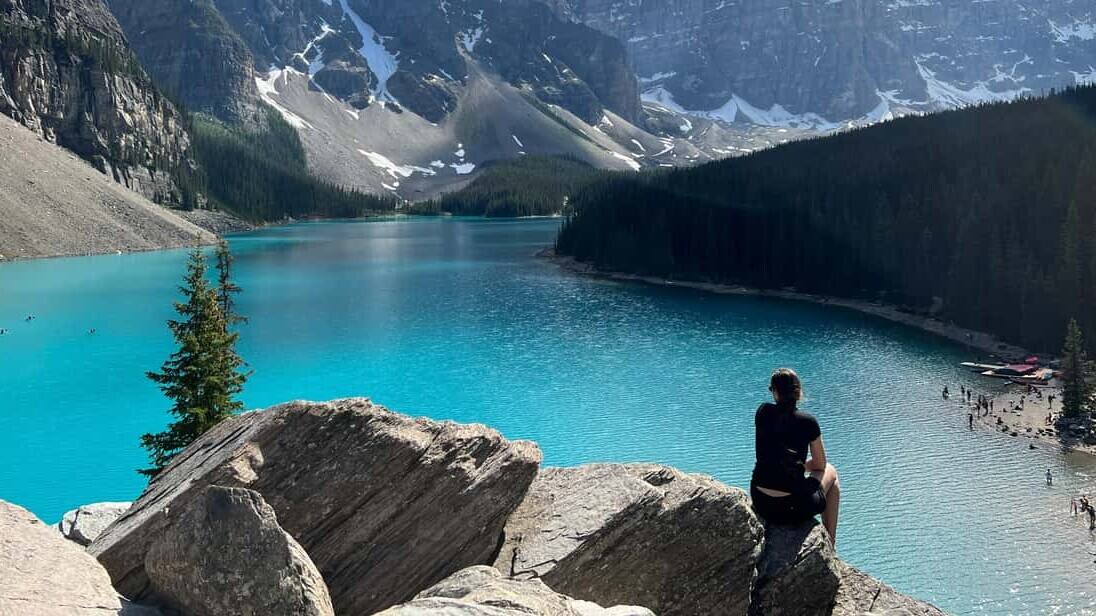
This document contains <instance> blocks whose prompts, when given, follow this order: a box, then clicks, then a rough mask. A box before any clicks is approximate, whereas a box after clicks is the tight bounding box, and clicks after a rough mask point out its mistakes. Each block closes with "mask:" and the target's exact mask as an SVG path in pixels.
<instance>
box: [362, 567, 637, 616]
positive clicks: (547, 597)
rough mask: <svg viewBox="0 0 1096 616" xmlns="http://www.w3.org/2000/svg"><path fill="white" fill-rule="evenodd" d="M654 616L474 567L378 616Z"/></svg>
mask: <svg viewBox="0 0 1096 616" xmlns="http://www.w3.org/2000/svg"><path fill="white" fill-rule="evenodd" d="M443 615H444V616H654V614H652V613H651V611H650V610H648V609H646V608H643V607H635V606H616V607H612V608H603V607H601V606H599V605H597V604H596V603H591V602H589V601H577V600H575V599H572V598H570V597H565V596H563V595H561V594H559V593H557V592H554V591H553V590H552V589H551V588H548V587H547V586H546V585H545V584H544V583H543V582H541V581H540V580H515V579H509V578H506V577H505V576H503V575H502V573H500V572H499V570H498V569H495V568H494V567H470V568H468V569H465V570H463V571H458V572H457V573H455V574H453V575H451V576H450V577H448V578H446V579H445V580H443V581H442V582H440V583H438V584H437V585H435V586H433V587H431V588H428V589H426V590H424V591H423V592H421V593H419V595H418V596H417V597H415V600H414V601H411V602H409V603H405V604H403V605H400V606H397V607H393V608H390V609H388V610H385V611H384V612H381V613H380V614H378V615H377V616H443Z"/></svg>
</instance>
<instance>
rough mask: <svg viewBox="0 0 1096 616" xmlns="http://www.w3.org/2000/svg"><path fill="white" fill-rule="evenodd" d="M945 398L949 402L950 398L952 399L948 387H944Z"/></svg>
mask: <svg viewBox="0 0 1096 616" xmlns="http://www.w3.org/2000/svg"><path fill="white" fill-rule="evenodd" d="M943 396H944V399H945V400H947V399H948V398H950V397H951V392H949V391H948V386H947V385H944V393H943Z"/></svg>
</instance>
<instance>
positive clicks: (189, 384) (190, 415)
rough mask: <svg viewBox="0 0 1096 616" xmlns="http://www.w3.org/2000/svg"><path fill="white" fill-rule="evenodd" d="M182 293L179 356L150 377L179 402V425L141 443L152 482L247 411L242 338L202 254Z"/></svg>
mask: <svg viewBox="0 0 1096 616" xmlns="http://www.w3.org/2000/svg"><path fill="white" fill-rule="evenodd" d="M180 291H181V292H182V293H183V297H184V300H185V301H182V302H176V303H175V310H176V312H178V313H179V316H180V319H179V320H171V321H168V327H169V328H170V329H171V333H172V335H173V336H174V337H175V342H176V343H177V344H178V350H176V351H175V352H174V353H172V355H171V356H170V357H168V359H167V360H166V361H165V362H164V364H163V366H161V368H160V372H149V373H148V378H150V379H152V380H153V381H155V382H156V383H157V384H158V385H159V386H160V389H161V391H163V392H164V394H165V395H166V396H167V397H168V398H169V399H171V400H172V401H173V402H174V405H173V406H172V408H171V414H172V415H174V416H175V417H176V421H174V422H172V423H171V424H170V425H169V426H168V428H167V430H165V431H164V432H159V433H157V434H145V435H144V436H142V437H141V446H142V447H144V448H145V449H147V450H148V453H149V459H150V462H151V465H152V466H151V468H148V469H144V470H141V471H139V472H140V473H141V474H143V475H146V476H148V477H155V476H156V475H157V474H159V473H160V471H162V470H163V469H164V467H166V466H167V465H168V464H169V463H170V462H171V460H172V458H174V457H175V455H176V454H178V453H179V452H180V451H182V450H183V449H185V448H186V447H187V446H188V445H190V444H191V443H193V442H194V441H195V440H196V439H197V438H198V437H199V436H201V435H202V434H204V433H205V432H206V431H208V430H209V429H210V428H212V427H213V426H215V425H217V424H218V423H219V422H221V421H223V420H225V419H227V418H228V417H230V416H231V415H232V414H233V413H235V412H236V411H239V410H240V409H242V408H243V404H242V403H241V402H239V401H237V400H235V399H234V397H235V396H236V395H237V394H239V393H240V391H241V390H242V389H243V384H244V382H245V381H246V380H247V376H248V375H247V374H245V373H243V372H241V368H242V367H243V365H244V362H243V360H242V359H241V358H240V356H239V355H237V354H236V341H237V339H238V338H239V335H238V334H236V333H232V332H230V331H229V328H228V323H227V322H226V320H225V317H224V314H223V313H222V312H221V306H220V304H219V303H218V294H217V291H216V290H215V289H213V288H211V287H210V285H209V282H208V281H207V280H206V261H205V256H204V255H203V253H202V251H201V249H197V248H196V249H195V250H194V252H192V253H191V255H190V263H189V264H188V266H187V274H186V277H185V278H184V284H183V286H182V287H181V288H180Z"/></svg>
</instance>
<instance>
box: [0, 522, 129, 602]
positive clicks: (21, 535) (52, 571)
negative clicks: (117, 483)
mask: <svg viewBox="0 0 1096 616" xmlns="http://www.w3.org/2000/svg"><path fill="white" fill-rule="evenodd" d="M123 613H124V614H135V613H144V612H141V611H140V610H135V611H130V610H128V609H126V602H125V601H124V600H123V599H122V598H121V597H119V596H118V593H117V592H115V591H114V589H113V588H111V585H110V576H108V575H107V572H106V571H105V570H104V569H103V567H102V565H100V564H99V563H98V562H96V560H95V559H94V558H92V557H91V556H90V555H89V554H88V553H87V552H85V551H84V550H83V549H82V548H81V547H80V546H78V545H76V544H75V543H73V542H71V541H68V540H66V539H65V538H64V537H62V536H61V535H59V534H58V533H57V531H56V530H54V529H53V528H51V527H49V526H47V525H46V524H43V523H42V521H41V520H39V519H38V518H36V517H35V516H34V514H32V513H31V512H29V511H27V510H26V509H23V508H22V507H17V506H15V505H12V504H10V503H5V502H4V501H0V616H22V615H24V614H26V615H30V614H33V615H34V616H106V615H108V614H123Z"/></svg>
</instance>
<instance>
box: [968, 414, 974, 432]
mask: <svg viewBox="0 0 1096 616" xmlns="http://www.w3.org/2000/svg"><path fill="white" fill-rule="evenodd" d="M967 425H968V426H969V427H970V429H971V430H973V429H974V412H973V411H972V412H970V413H967Z"/></svg>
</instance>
